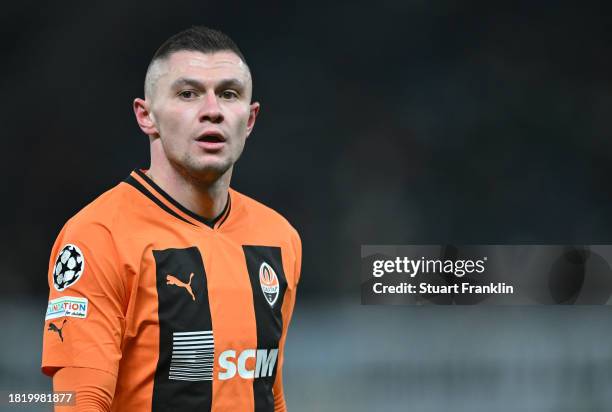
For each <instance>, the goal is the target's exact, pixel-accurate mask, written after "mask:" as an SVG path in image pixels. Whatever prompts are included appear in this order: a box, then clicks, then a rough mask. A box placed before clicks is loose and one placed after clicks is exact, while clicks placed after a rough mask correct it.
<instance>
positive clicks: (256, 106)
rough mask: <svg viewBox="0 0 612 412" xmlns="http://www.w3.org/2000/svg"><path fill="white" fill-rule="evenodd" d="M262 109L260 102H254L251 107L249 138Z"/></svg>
mask: <svg viewBox="0 0 612 412" xmlns="http://www.w3.org/2000/svg"><path fill="white" fill-rule="evenodd" d="M260 107H261V106H260V104H259V102H253V103H251V106H250V107H249V120H247V137H249V135H250V134H251V132H252V131H253V127H255V119H256V118H257V114H259V108H260Z"/></svg>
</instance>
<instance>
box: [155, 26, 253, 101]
mask: <svg viewBox="0 0 612 412" xmlns="http://www.w3.org/2000/svg"><path fill="white" fill-rule="evenodd" d="M183 50H186V51H199V52H202V53H215V52H219V51H231V52H233V53H235V54H236V55H238V57H240V59H241V60H242V61H243V62H244V64H245V65H246V64H247V63H246V59H245V58H244V55H243V54H242V52H241V51H240V49H239V48H238V46H237V45H236V43H235V42H234V41H233V40H232V39H231V38H230V37H229V36H228V35H227V34H225V33H223V32H220V31H219V30H215V29H211V28H209V27H205V26H192V27H190V28H188V29H187V30H183V31H181V32H180V33H176V34H175V35H173V36H171V37H170V38H169V39H168V40H166V41H165V42H164V43H163V44H162V45H161V46H160V47H159V49H157V51H156V52H155V54H154V55H153V58H152V59H151V62H150V63H149V67H148V68H147V74H146V76H145V96H147V95H151V93H152V91H153V90H152V89H153V85H154V83H155V82H156V81H157V76H156V75H154V74H153V71H154V70H151V69H152V68H153V67H154V66H155V64H156V63H157V62H159V61H163V60H166V59H167V58H168V57H170V55H171V54H172V53H176V52H178V51H183ZM247 68H248V65H247Z"/></svg>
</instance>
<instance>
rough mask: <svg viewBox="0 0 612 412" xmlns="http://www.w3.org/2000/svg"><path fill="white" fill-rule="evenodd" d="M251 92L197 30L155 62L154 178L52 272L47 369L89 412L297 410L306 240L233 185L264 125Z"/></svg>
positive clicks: (136, 181) (55, 254)
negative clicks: (298, 319) (287, 368)
mask: <svg viewBox="0 0 612 412" xmlns="http://www.w3.org/2000/svg"><path fill="white" fill-rule="evenodd" d="M251 93H252V83H251V75H250V72H249V68H248V66H247V65H246V62H245V59H244V57H243V55H242V53H241V52H240V50H239V49H238V47H237V46H236V45H235V43H234V42H233V41H232V40H231V39H229V38H228V37H227V36H226V35H224V34H222V33H220V32H218V31H215V30H211V29H208V28H205V27H194V28H191V29H188V30H186V31H183V32H181V33H178V34H176V35H174V36H172V37H171V38H170V39H168V40H167V41H166V42H165V43H164V44H163V45H162V46H161V47H160V48H159V50H158V51H157V52H156V53H155V55H154V57H153V59H152V61H151V63H150V65H149V68H148V71H147V74H146V79H145V99H144V100H143V99H135V100H134V113H135V115H136V120H137V122H138V125H139V126H140V128H141V129H142V131H143V132H144V133H146V134H147V135H148V136H149V141H150V147H151V166H150V168H149V169H148V170H135V171H134V172H132V173H131V174H130V176H129V177H128V178H127V179H126V180H125V181H124V182H122V183H120V184H119V185H117V186H116V187H114V188H113V189H111V190H109V191H108V192H106V193H104V194H103V195H101V196H100V197H99V198H97V199H96V200H94V201H93V202H92V203H91V204H89V205H88V206H87V207H85V208H84V209H83V210H81V211H80V212H79V213H78V214H77V215H75V216H74V217H73V218H72V219H70V220H69V221H68V222H67V223H66V225H65V226H64V228H63V229H62V231H61V233H60V234H59V236H58V238H57V240H56V242H55V245H54V246H53V251H52V255H51V260H50V264H49V267H50V268H49V288H50V295H49V306H48V310H47V315H46V321H45V332H44V342H43V360H42V370H43V372H44V373H45V374H47V375H49V376H53V385H54V390H55V391H76V392H77V396H76V398H77V408H76V410H77V411H80V410H92V411H107V410H112V411H150V410H153V411H175V410H180V411H196V410H197V411H207V410H212V411H252V410H256V411H272V410H276V411H280V410H285V409H286V407H285V401H284V396H283V386H282V365H283V347H284V342H285V337H286V333H287V327H288V325H289V320H290V318H291V314H292V311H293V306H294V302H295V294H296V287H297V283H298V279H299V275H300V265H301V243H300V238H299V236H298V234H297V232H296V231H295V229H293V228H292V227H291V225H290V224H289V223H288V222H287V221H286V220H285V219H284V218H283V217H282V216H280V215H279V214H277V213H276V212H274V211H273V210H271V209H269V208H267V207H265V206H263V205H262V204H260V203H258V202H256V201H254V200H252V199H250V198H248V197H246V196H244V195H242V194H240V193H238V192H236V191H234V190H232V189H231V188H230V187H229V186H230V180H231V176H232V171H233V166H234V164H235V163H236V161H237V160H238V158H239V157H240V154H241V153H242V150H243V147H244V144H245V140H246V138H247V137H248V136H249V134H250V133H251V131H252V130H253V126H254V125H255V119H256V117H257V114H258V113H259V108H260V105H259V103H256V102H251ZM63 409H65V410H71V411H74V410H75V409H74V408H73V407H71V408H68V407H66V408H63V407H58V408H57V410H63Z"/></svg>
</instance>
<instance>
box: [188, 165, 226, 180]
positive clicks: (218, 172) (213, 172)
mask: <svg viewBox="0 0 612 412" xmlns="http://www.w3.org/2000/svg"><path fill="white" fill-rule="evenodd" d="M231 167H232V164H231V162H228V161H221V162H206V163H205V164H191V165H188V166H187V167H186V168H185V169H186V170H188V172H189V174H190V175H191V176H192V177H194V178H195V179H198V180H202V181H213V180H217V179H218V178H220V177H221V176H223V175H224V174H225V173H226V172H227V171H228V170H230V169H231Z"/></svg>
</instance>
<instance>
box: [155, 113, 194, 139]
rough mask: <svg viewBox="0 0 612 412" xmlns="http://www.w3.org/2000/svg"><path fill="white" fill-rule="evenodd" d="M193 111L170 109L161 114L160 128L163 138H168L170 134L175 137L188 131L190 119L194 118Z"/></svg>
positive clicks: (159, 119) (159, 118)
mask: <svg viewBox="0 0 612 412" xmlns="http://www.w3.org/2000/svg"><path fill="white" fill-rule="evenodd" d="M191 111H192V110H189V109H187V110H185V109H184V108H181V109H178V108H175V107H168V108H166V109H165V110H164V111H162V112H161V113H159V117H158V127H159V129H160V134H161V135H162V137H168V135H169V134H171V135H174V134H177V133H181V132H183V131H186V130H188V125H189V124H190V122H189V119H190V117H191V116H192V114H191Z"/></svg>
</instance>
